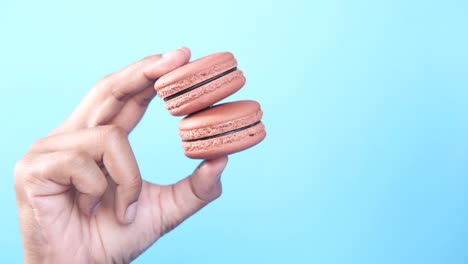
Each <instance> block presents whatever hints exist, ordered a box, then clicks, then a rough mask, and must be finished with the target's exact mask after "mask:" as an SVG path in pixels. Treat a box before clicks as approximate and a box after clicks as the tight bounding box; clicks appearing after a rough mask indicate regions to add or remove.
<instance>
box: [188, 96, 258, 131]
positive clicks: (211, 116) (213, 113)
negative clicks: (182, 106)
mask: <svg viewBox="0 0 468 264" xmlns="http://www.w3.org/2000/svg"><path fill="white" fill-rule="evenodd" d="M258 111H261V108H260V104H259V103H258V102H256V101H253V100H243V101H236V102H230V103H224V104H219V105H215V106H213V107H210V108H208V109H205V110H202V111H200V112H197V113H194V114H191V115H189V116H187V117H185V118H184V119H182V120H181V121H180V123H179V130H180V131H189V130H194V129H199V128H205V127H212V126H216V125H219V124H223V123H225V122H228V121H232V120H236V119H239V118H243V117H245V116H250V115H254V114H256V113H258ZM261 117H262V116H261V115H260V116H259V117H258V118H261ZM256 121H258V120H256Z"/></svg>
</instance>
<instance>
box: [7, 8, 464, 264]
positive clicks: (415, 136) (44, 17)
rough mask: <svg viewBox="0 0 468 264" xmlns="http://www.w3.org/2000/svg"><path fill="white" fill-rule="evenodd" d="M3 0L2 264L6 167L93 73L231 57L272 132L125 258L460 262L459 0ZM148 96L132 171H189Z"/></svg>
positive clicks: (13, 253) (172, 176)
mask: <svg viewBox="0 0 468 264" xmlns="http://www.w3.org/2000/svg"><path fill="white" fill-rule="evenodd" d="M123 2H124V1H121V2H119V1H89V0H87V1H76V2H75V3H68V2H67V3H66V1H58V0H57V1H20V0H16V1H10V0H6V1H2V3H1V4H0V33H1V42H0V75H1V101H2V102H1V104H0V110H1V111H0V121H1V126H2V130H1V138H0V175H1V178H0V206H1V226H0V234H1V236H0V247H1V250H0V258H1V259H2V262H5V263H7V262H11V263H19V262H21V254H22V253H21V242H20V237H19V231H18V224H17V215H16V207H15V199H14V192H13V187H12V185H13V181H12V171H13V166H14V163H15V161H16V160H18V159H19V158H20V157H21V156H22V154H23V153H24V152H25V151H26V149H27V148H28V146H29V145H30V144H31V143H32V142H33V141H34V140H36V139H37V138H39V137H42V136H44V135H46V134H47V132H48V131H50V130H51V129H52V128H54V127H55V126H57V125H58V124H59V123H60V122H61V121H62V120H63V119H64V118H65V117H66V116H67V115H68V113H69V112H70V111H72V109H73V108H74V107H75V105H76V104H77V103H78V102H79V100H80V98H81V97H82V96H83V95H84V94H85V93H86V92H87V91H88V89H89V88H90V87H91V86H92V85H93V84H94V83H95V82H96V81H97V80H98V79H99V78H100V77H102V76H104V75H106V74H108V73H110V72H113V71H115V70H117V69H119V68H121V67H123V66H125V65H127V64H128V63H131V62H132V61H135V60H137V59H140V58H141V57H144V56H147V55H150V54H154V53H159V52H163V51H167V50H170V49H173V48H177V47H179V46H182V45H186V46H188V47H190V48H191V49H192V52H193V58H199V57H201V56H204V55H207V54H209V53H212V52H216V51H222V50H229V51H232V52H233V53H234V54H235V55H236V56H237V58H238V61H239V67H240V68H241V69H242V70H244V72H245V75H246V76H247V79H248V81H247V84H246V86H245V87H244V89H243V90H241V91H240V92H239V93H237V94H236V95H235V96H232V97H231V98H230V99H229V100H238V99H256V100H258V101H260V102H261V104H262V107H263V110H264V112H265V117H264V123H265V124H266V127H267V129H268V136H267V138H266V140H265V141H264V142H262V143H261V144H260V145H258V146H257V147H256V148H253V149H251V150H248V151H246V152H243V153H241V154H237V155H234V156H232V157H231V159H230V164H229V167H228V168H227V170H226V172H225V174H224V175H223V186H224V193H223V196H222V197H221V198H220V199H219V200H217V201H215V202H214V203H213V204H211V205H209V206H208V207H206V208H205V209H203V210H202V211H201V212H200V213H199V214H197V215H195V216H194V217H192V218H191V219H190V220H188V221H186V222H185V223H184V224H182V225H181V226H180V227H179V228H177V229H176V230H175V231H173V232H172V233H170V234H168V235H167V236H165V237H163V238H162V239H161V240H160V241H159V242H158V243H157V244H156V245H155V246H153V247H152V248H150V249H149V250H148V251H147V252H145V253H144V254H143V255H142V256H141V257H140V258H139V259H138V260H137V261H135V263H205V264H208V263H361V264H362V263H467V262H468V180H467V179H468V175H467V174H468V162H467V159H468V155H467V154H468V120H467V119H468V104H467V100H468V33H467V29H468V16H467V14H468V4H467V3H468V2H467V1H461V0H460V1H453V0H445V1H431V0H426V1H419V0H415V1H403V0H393V1H390V0H386V1H366V0H353V1H351V0H349V1H345V0H341V1H339V0H328V1H276V2H275V3H273V1H225V2H223V1H186V2H185V3H182V2H177V1H169V0H168V1H125V4H123ZM177 122H178V118H174V117H172V116H169V114H168V113H167V112H166V110H165V109H164V107H163V104H162V102H161V100H160V99H156V100H155V101H154V103H153V104H152V105H151V107H150V109H149V111H148V112H147V115H146V116H145V118H144V120H143V122H142V123H141V125H140V126H139V127H138V128H137V129H136V130H135V132H134V133H133V134H132V135H131V143H132V145H133V147H134V151H135V152H136V156H137V159H138V162H139V164H140V166H141V171H142V173H143V177H144V178H145V179H147V180H150V181H154V182H158V183H172V182H175V181H177V180H179V179H181V178H182V177H184V176H185V175H188V174H189V173H190V172H191V171H192V169H193V168H194V167H195V166H196V164H197V161H192V160H189V159H187V158H185V157H184V156H183V153H182V150H181V147H180V139H179V137H178V135H177Z"/></svg>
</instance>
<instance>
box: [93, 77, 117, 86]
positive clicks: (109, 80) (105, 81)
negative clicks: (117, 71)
mask: <svg viewBox="0 0 468 264" xmlns="http://www.w3.org/2000/svg"><path fill="white" fill-rule="evenodd" d="M113 84H114V74H108V75H106V76H104V77H102V78H101V79H100V80H99V81H98V82H97V83H96V86H97V87H112V86H113Z"/></svg>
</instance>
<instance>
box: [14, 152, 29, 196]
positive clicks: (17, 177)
mask: <svg viewBox="0 0 468 264" xmlns="http://www.w3.org/2000/svg"><path fill="white" fill-rule="evenodd" d="M29 169H30V162H29V161H27V160H26V159H25V158H22V159H20V160H18V161H17V162H16V164H15V168H14V173H13V176H14V184H15V189H16V188H21V187H22V185H23V183H24V178H25V176H26V175H28V174H29Z"/></svg>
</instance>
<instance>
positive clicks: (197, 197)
mask: <svg viewBox="0 0 468 264" xmlns="http://www.w3.org/2000/svg"><path fill="white" fill-rule="evenodd" d="M189 59H190V51H189V50H188V49H187V48H181V49H178V50H175V51H171V52H168V53H166V54H164V55H156V56H151V57H147V58H145V59H143V60H141V61H139V62H136V63H134V64H132V65H130V66H128V67H126V68H125V69H123V70H121V71H119V72H117V73H114V74H112V75H109V76H107V77H105V78H104V79H102V80H101V81H99V82H98V83H97V84H96V86H95V87H94V88H93V89H92V90H91V91H90V92H89V94H88V95H87V96H86V97H85V98H84V99H83V101H82V102H81V103H80V104H79V105H78V107H77V109H76V110H75V111H74V112H73V113H72V115H71V116H70V117H69V118H68V119H67V120H66V121H65V122H64V123H63V124H62V125H61V126H59V127H58V128H57V129H55V130H54V131H52V133H51V134H50V135H48V136H47V137H46V138H43V139H40V140H39V141H37V142H35V143H34V144H33V145H32V147H31V148H30V149H29V151H28V152H27V153H26V155H25V156H24V157H23V158H22V159H21V160H20V161H18V163H17V165H16V168H15V191H16V199H17V205H18V212H19V221H20V229H21V236H22V241H23V247H24V262H25V263H128V262H130V261H131V260H133V259H135V258H136V257H137V256H138V255H140V254H141V253H142V252H143V251H144V250H145V249H146V248H148V247H149V246H151V245H152V244H153V243H154V242H155V241H156V240H157V239H158V238H160V237H161V236H162V235H164V234H165V233H167V232H169V231H170V230H172V229H173V228H174V227H176V226H177V225H178V224H180V223H181V222H182V221H184V220H185V219H186V218H188V217H189V216H190V215H192V214H193V213H195V212H196V211H198V210H200V209H201V208H202V207H203V206H205V205H206V204H208V203H209V202H211V201H213V200H214V199H216V198H217V197H219V196H220V195H221V182H220V179H219V178H220V175H221V173H222V171H223V169H224V167H225V166H226V163H227V157H222V158H218V159H214V160H207V161H204V162H203V163H202V164H201V165H200V166H199V167H198V168H197V169H195V171H194V173H193V174H192V175H191V176H189V177H187V178H185V179H183V180H181V181H180V182H178V183H176V184H174V185H169V186H161V185H156V184H152V183H149V182H146V181H142V179H141V177H140V172H139V169H138V165H137V162H136V160H135V157H134V155H133V152H132V149H131V146H130V144H129V142H128V134H129V133H130V132H131V130H132V129H133V128H134V127H135V126H136V125H137V124H138V122H139V121H140V119H141V117H142V116H143V114H144V112H145V110H146V108H147V106H148V104H149V103H150V101H151V99H152V98H153V97H154V96H155V94H156V92H155V90H154V89H153V84H154V82H155V80H156V79H157V78H159V77H160V76H162V75H163V74H165V73H167V72H169V71H171V70H173V69H175V68H177V67H179V66H182V65H184V64H186V63H187V62H188V61H189Z"/></svg>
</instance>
